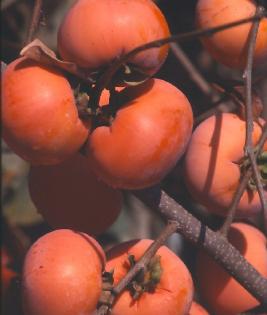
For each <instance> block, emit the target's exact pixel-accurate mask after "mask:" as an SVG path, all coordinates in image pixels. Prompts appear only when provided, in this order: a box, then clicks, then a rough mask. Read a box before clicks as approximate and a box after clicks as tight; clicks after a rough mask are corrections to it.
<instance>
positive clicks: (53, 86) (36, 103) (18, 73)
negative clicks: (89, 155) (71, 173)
mask: <svg viewBox="0 0 267 315" xmlns="http://www.w3.org/2000/svg"><path fill="white" fill-rule="evenodd" d="M2 128H3V129H2V130H3V139H4V140H5V142H6V143H7V144H8V146H9V147H10V148H11V149H12V150H13V151H14V152H15V153H16V154H18V155H19V156H20V157H21V158H23V159H25V160H26V161H28V162H30V163H32V164H48V165H49V164H57V163H60V162H62V161H63V160H65V159H66V158H68V157H69V156H71V155H72V154H73V153H75V152H77V151H78V150H79V149H80V147H81V146H82V144H83V143H84V142H85V141H86V139H87V137H88V130H87V128H86V126H85V125H84V124H83V123H82V122H81V120H80V119H79V117H78V111H77V108H76V105H75V100H74V96H73V93H72V90H71V87H70V85H69V83H68V81H67V80H66V79H65V78H64V76H63V75H62V74H61V73H60V72H58V71H57V70H55V69H52V68H47V67H45V68H44V67H43V66H41V65H39V64H38V63H36V62H35V61H31V60H29V59H25V58H19V59H16V60H15V61H13V62H12V63H11V64H9V65H8V66H7V68H6V70H5V72H4V74H3V78H2Z"/></svg>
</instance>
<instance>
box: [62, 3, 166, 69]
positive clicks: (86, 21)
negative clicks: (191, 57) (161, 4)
mask: <svg viewBox="0 0 267 315" xmlns="http://www.w3.org/2000/svg"><path fill="white" fill-rule="evenodd" d="M169 35H170V33H169V28H168V24H167V22H166V20H165V17H164V16H163V14H162V13H161V11H160V10H159V8H158V7H157V6H156V5H155V4H154V3H153V1H151V0H135V1H132V0H101V1H99V0H79V1H76V2H75V4H74V5H73V6H72V8H71V9H70V10H69V11H68V13H67V14H66V16H65V18H64V20H63V22H62V24H61V26H60V29H59V33H58V49H59V52H60V55H61V56H62V58H63V59H65V60H69V61H73V62H75V63H77V64H78V65H80V66H82V67H85V68H88V69H89V70H95V69H98V68H101V67H103V66H107V65H109V64H110V63H111V62H112V61H114V60H115V59H117V58H119V57H121V56H122V55H125V54H126V53H127V52H129V51H130V50H132V49H134V48H135V47H137V46H140V45H143V44H146V43H148V42H150V41H153V40H157V39H160V38H163V37H167V36H169ZM167 52H168V46H166V45H165V46H163V47H160V48H155V49H149V50H146V51H144V52H142V53H139V54H137V55H136V56H134V57H133V58H131V59H130V60H129V64H131V63H132V64H134V65H136V66H138V67H139V68H141V69H142V70H143V71H144V72H146V73H148V74H151V75H152V74H154V73H155V72H156V71H157V70H158V69H159V68H160V66H161V65H162V63H163V62H164V60H165V58H166V56H167Z"/></svg>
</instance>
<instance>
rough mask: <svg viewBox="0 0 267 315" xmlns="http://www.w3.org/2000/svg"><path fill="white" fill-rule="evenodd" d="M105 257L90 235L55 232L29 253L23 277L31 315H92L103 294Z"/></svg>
mask: <svg viewBox="0 0 267 315" xmlns="http://www.w3.org/2000/svg"><path fill="white" fill-rule="evenodd" d="M104 263H105V254H104V252H103V250H102V248H101V246H100V245H99V244H98V243H97V242H96V241H95V240H94V239H93V238H92V237H90V236H89V235H87V234H85V233H80V232H76V231H72V230H67V229H63V230H55V231H53V232H50V233H48V234H46V235H44V236H42V237H41V238H39V239H38V240H37V241H36V242H35V243H34V244H33V245H32V246H31V248H30V249H29V251H28V253H27V255H26V258H25V262H24V266H23V274H22V299H23V308H24V312H25V314H27V315H47V314H49V315H80V314H85V315H91V314H92V312H93V311H94V310H95V308H96V305H97V302H98V299H99V296H100V294H101V290H102V279H101V272H102V269H103V266H104Z"/></svg>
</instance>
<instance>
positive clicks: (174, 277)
mask: <svg viewBox="0 0 267 315" xmlns="http://www.w3.org/2000/svg"><path fill="white" fill-rule="evenodd" d="M152 242H153V241H152V240H147V239H143V240H134V241H129V242H125V243H122V244H119V245H117V246H115V247H113V248H112V249H110V250H109V251H108V252H107V264H106V271H111V270H114V273H113V277H114V284H117V283H118V282H119V281H120V280H121V279H122V278H123V277H124V276H125V274H126V273H127V272H128V271H129V269H130V267H131V263H130V260H129V256H131V257H133V258H134V259H135V260H136V261H137V260H138V259H140V257H141V256H142V255H143V254H144V252H145V251H146V249H147V248H148V247H149V245H151V243H152ZM156 255H157V256H155V257H154V258H157V259H155V260H154V262H155V264H160V265H154V266H153V267H152V269H149V268H148V270H147V271H146V273H145V275H144V279H146V280H145V281H146V282H142V283H141V286H142V285H143V289H144V292H143V293H142V294H141V295H140V296H139V297H138V298H136V299H134V298H133V294H132V293H133V292H132V293H130V291H129V290H125V291H123V292H122V293H121V294H120V295H119V296H118V297H117V299H116V301H115V304H114V306H113V307H112V310H111V315H155V314H172V315H183V314H187V313H188V311H189V308H190V305H191V302H192V298H193V291H194V289H193V282H192V278H191V274H190V272H189V271H188V269H187V267H186V266H185V264H184V263H183V262H182V261H181V259H180V258H179V257H178V256H176V255H175V254H174V253H173V252H172V251H171V250H169V249H168V248H167V247H166V246H161V247H160V248H159V250H158V251H157V253H156ZM158 272H159V273H158ZM152 278H153V279H152ZM156 279H157V280H156ZM149 281H156V282H154V286H152V287H149V286H148V287H146V286H145V284H144V283H148V282H149ZM136 287H137V286H136V285H135V288H136Z"/></svg>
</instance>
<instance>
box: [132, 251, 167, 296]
mask: <svg viewBox="0 0 267 315" xmlns="http://www.w3.org/2000/svg"><path fill="white" fill-rule="evenodd" d="M160 258H161V257H160V256H158V255H156V256H154V257H153V258H152V259H151V260H150V262H149V264H148V266H147V268H146V269H142V270H141V271H140V272H139V273H138V274H137V275H136V277H135V278H134V279H133V280H132V281H131V282H130V283H129V285H128V290H129V291H130V293H131V296H132V298H133V299H134V300H137V299H138V298H139V297H140V296H141V295H142V294H143V293H144V292H153V291H154V290H155V288H156V286H157V284H158V283H159V282H160V278H161V275H162V266H161V262H160ZM128 259H129V262H130V266H131V267H132V266H133V265H134V264H135V259H134V256H133V255H130V256H129V257H128Z"/></svg>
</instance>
